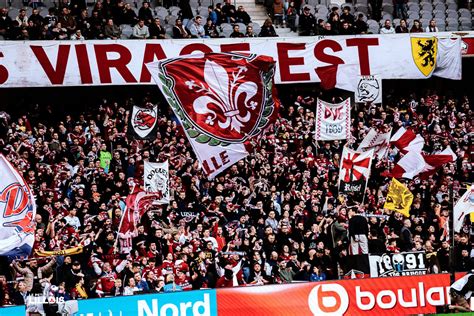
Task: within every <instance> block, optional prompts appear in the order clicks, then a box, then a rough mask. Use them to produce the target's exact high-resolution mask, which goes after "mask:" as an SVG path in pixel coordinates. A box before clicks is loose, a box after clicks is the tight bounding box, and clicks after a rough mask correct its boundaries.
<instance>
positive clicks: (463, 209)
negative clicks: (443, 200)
mask: <svg viewBox="0 0 474 316" xmlns="http://www.w3.org/2000/svg"><path fill="white" fill-rule="evenodd" d="M473 212H474V186H473V185H471V187H470V188H469V187H468V188H467V190H466V192H465V193H464V194H463V195H462V196H461V198H460V199H459V201H458V202H457V203H456V205H455V206H454V211H453V214H454V217H453V220H454V231H455V232H459V231H460V230H461V228H462V224H463V222H464V216H466V215H468V214H471V213H473Z"/></svg>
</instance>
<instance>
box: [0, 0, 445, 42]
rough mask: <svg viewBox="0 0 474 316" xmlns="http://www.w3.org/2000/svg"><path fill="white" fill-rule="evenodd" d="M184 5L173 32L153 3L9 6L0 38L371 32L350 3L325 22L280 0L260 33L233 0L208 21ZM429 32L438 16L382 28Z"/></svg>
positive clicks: (1, 17) (0, 11) (1, 11)
mask: <svg viewBox="0 0 474 316" xmlns="http://www.w3.org/2000/svg"><path fill="white" fill-rule="evenodd" d="M34 3H36V4H37V3H40V2H34ZM179 6H180V9H181V11H180V12H179V17H178V18H177V19H176V21H175V22H174V25H173V27H172V31H170V32H167V28H166V27H165V25H163V24H164V23H165V21H162V20H161V19H160V18H158V17H156V16H155V14H154V12H153V10H152V8H151V7H150V3H149V2H143V4H142V6H141V7H140V9H139V10H138V14H137V13H136V10H134V8H133V7H132V5H131V4H130V3H126V2H125V1H124V0H118V1H110V0H109V1H97V2H96V3H95V5H94V7H93V10H92V11H91V12H92V13H91V16H89V10H88V9H87V7H86V3H85V2H78V3H76V4H71V5H70V6H68V5H66V4H64V3H63V2H61V3H60V4H59V6H58V7H51V8H49V9H48V10H47V12H48V13H47V14H46V15H44V16H43V15H42V14H41V12H40V10H39V9H38V8H37V7H36V6H35V7H34V8H33V10H32V12H31V15H30V16H28V15H27V10H26V9H21V10H19V13H18V16H16V17H15V18H11V17H10V16H9V14H8V9H7V8H0V36H1V37H3V38H4V39H7V40H68V39H70V40H84V39H120V38H123V36H122V27H121V26H122V25H130V26H132V27H133V30H132V32H131V35H130V38H132V39H164V38H176V39H180V38H218V37H225V36H229V37H232V38H235V37H257V36H259V37H272V36H278V35H277V32H276V30H275V28H278V27H289V28H290V30H291V31H292V32H299V34H300V35H302V36H309V35H350V34H365V33H368V31H369V28H368V25H367V22H366V21H367V17H366V16H365V15H364V14H358V15H357V16H354V15H353V14H351V12H350V11H351V10H350V8H349V7H344V8H343V10H342V12H340V8H338V7H334V8H332V9H331V11H330V12H329V14H328V18H327V20H324V19H321V18H319V19H317V18H316V17H315V16H314V15H313V14H312V13H311V12H310V8H309V7H307V6H304V7H302V6H301V4H298V3H296V4H295V2H283V1H282V0H275V1H272V3H271V5H270V6H269V7H268V11H269V16H271V17H272V18H268V19H267V20H266V21H265V22H264V24H263V25H262V26H261V27H260V26H259V27H258V29H259V30H260V31H258V33H257V32H254V26H253V25H252V24H251V17H250V16H249V14H248V13H247V12H246V11H245V8H244V7H243V6H238V7H237V8H236V7H235V6H234V5H233V4H232V2H231V1H230V0H225V2H224V3H223V4H221V3H217V4H216V5H215V6H214V5H211V6H209V8H208V12H207V18H206V19H204V18H203V17H202V16H199V15H196V14H195V13H196V12H195V11H194V10H193V9H192V8H191V6H190V3H189V1H188V0H181V1H180V2H179ZM45 11H46V10H44V11H43V12H45ZM297 18H298V19H297ZM223 24H230V25H232V27H233V30H232V33H230V34H227V33H226V34H225V32H223V29H222V28H221V25H223ZM242 24H243V25H245V26H246V29H245V30H243V29H240V27H241V25H242ZM424 31H426V32H437V31H438V28H437V27H436V22H435V20H432V21H430V24H429V25H428V26H426V27H424V26H422V25H421V24H420V21H419V20H415V21H414V22H413V25H412V26H409V25H407V21H406V20H405V19H402V20H401V21H400V23H399V25H397V26H396V28H394V27H393V26H392V21H391V20H386V21H385V23H384V25H383V26H382V27H381V28H380V33H381V34H391V33H409V32H410V33H419V32H424ZM127 37H128V35H127V36H126V38H127Z"/></svg>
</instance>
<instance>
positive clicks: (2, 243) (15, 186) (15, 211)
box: [0, 155, 36, 257]
mask: <svg viewBox="0 0 474 316" xmlns="http://www.w3.org/2000/svg"><path fill="white" fill-rule="evenodd" d="M0 214H1V216H0V256H12V257H18V256H29V255H30V253H31V249H32V247H33V243H34V241H35V240H34V232H35V222H34V218H35V214H36V204H35V200H34V197H33V193H32V192H31V189H30V187H29V186H28V185H27V184H26V182H25V180H24V179H23V177H22V176H21V175H20V174H19V173H18V171H16V170H15V168H13V166H12V165H11V164H10V162H8V160H7V159H6V158H5V157H4V156H3V155H0Z"/></svg>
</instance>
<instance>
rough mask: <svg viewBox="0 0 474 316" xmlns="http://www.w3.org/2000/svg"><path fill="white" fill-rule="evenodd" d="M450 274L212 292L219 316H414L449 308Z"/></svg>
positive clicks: (255, 287) (268, 286) (230, 289)
mask: <svg viewBox="0 0 474 316" xmlns="http://www.w3.org/2000/svg"><path fill="white" fill-rule="evenodd" d="M449 284H450V283H449V274H436V275H421V276H406V277H395V278H369V279H355V280H341V281H326V282H315V283H300V284H288V285H266V286H254V287H250V286H247V287H240V288H229V289H222V290H217V310H218V315H219V316H241V315H273V316H280V315H281V316H288V315H297V316H306V315H308V316H309V315H317V316H319V315H328V316H341V315H350V316H354V315H387V316H388V315H393V316H400V315H414V314H429V313H435V312H436V306H443V305H445V304H447V303H448V302H449V294H448V291H449Z"/></svg>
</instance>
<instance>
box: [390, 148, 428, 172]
mask: <svg viewBox="0 0 474 316" xmlns="http://www.w3.org/2000/svg"><path fill="white" fill-rule="evenodd" d="M425 165H426V164H425V159H424V158H423V155H422V154H421V153H419V152H416V151H410V152H408V153H407V154H406V155H405V156H403V157H402V158H401V159H400V160H399V161H398V163H397V164H396V165H395V167H393V169H392V171H391V172H388V173H384V174H383V175H384V176H386V177H393V178H408V179H413V178H414V177H415V176H417V175H418V174H420V172H422V171H423V170H424V169H425Z"/></svg>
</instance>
